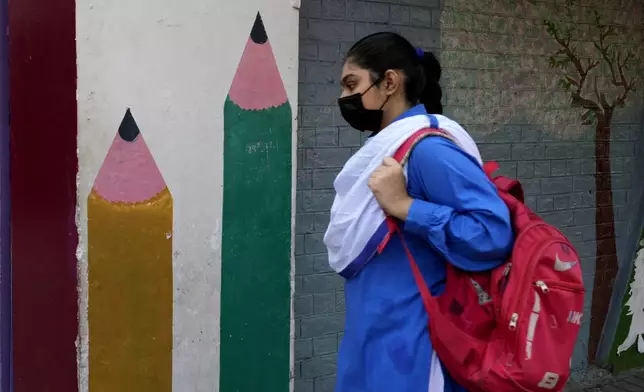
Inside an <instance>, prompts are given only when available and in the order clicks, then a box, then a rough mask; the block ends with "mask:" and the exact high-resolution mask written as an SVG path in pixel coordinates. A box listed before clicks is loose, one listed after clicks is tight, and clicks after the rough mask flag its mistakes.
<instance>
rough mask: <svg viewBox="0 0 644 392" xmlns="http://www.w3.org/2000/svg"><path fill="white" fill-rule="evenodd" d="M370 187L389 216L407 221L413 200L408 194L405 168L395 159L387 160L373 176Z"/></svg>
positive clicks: (388, 158) (370, 179)
mask: <svg viewBox="0 0 644 392" xmlns="http://www.w3.org/2000/svg"><path fill="white" fill-rule="evenodd" d="M368 185H369V189H371V191H372V192H373V195H374V196H375V197H376V200H378V203H379V204H380V207H382V209H383V210H385V212H386V213H387V214H389V215H391V216H393V217H395V218H398V219H400V220H405V219H407V213H408V212H409V208H410V207H411V204H412V202H413V199H412V198H411V197H410V196H409V194H408V193H407V185H406V180H405V175H404V174H403V168H402V166H400V164H399V163H398V162H397V161H396V160H395V159H393V158H390V157H387V158H385V159H384V160H383V162H382V165H381V166H380V167H378V168H377V169H376V170H374V172H373V173H372V174H371V177H370V178H369V183H368Z"/></svg>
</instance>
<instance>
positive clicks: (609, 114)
mask: <svg viewBox="0 0 644 392" xmlns="http://www.w3.org/2000/svg"><path fill="white" fill-rule="evenodd" d="M579 7H580V4H579V2H578V1H575V0H566V2H565V4H564V5H563V6H562V11H563V12H562V13H561V15H563V17H561V18H560V19H559V20H557V19H552V18H551V19H546V20H545V21H544V25H545V28H546V31H547V32H548V35H549V36H550V38H552V39H554V40H555V42H556V43H557V45H558V49H557V51H556V53H555V54H553V55H551V56H550V57H549V59H548V61H549V63H548V64H549V66H550V68H552V69H554V70H558V73H559V75H561V76H560V79H559V81H558V82H559V86H561V88H563V89H564V90H565V91H567V92H568V93H569V95H570V106H571V108H574V109H576V110H580V111H581V113H582V114H581V120H582V125H594V126H595V134H594V138H593V140H594V142H595V149H594V158H595V173H594V177H595V247H596V248H595V249H596V251H595V275H594V282H593V288H592V305H591V309H590V310H591V315H590V336H589V338H588V359H589V360H590V361H593V360H594V359H595V355H596V354H597V349H598V346H599V342H600V339H601V337H602V334H603V331H604V323H605V321H606V315H607V314H608V311H609V306H610V303H611V299H612V295H613V285H614V283H615V279H616V278H617V271H618V268H619V260H618V256H617V236H616V230H615V213H614V208H613V204H614V203H613V186H612V170H611V140H612V139H613V137H612V136H611V126H612V123H613V116H614V115H615V111H616V110H619V109H620V108H623V107H624V106H625V104H626V101H627V99H629V98H630V95H632V94H633V90H634V89H635V82H636V80H637V77H636V76H635V75H636V74H634V73H633V72H632V70H633V69H636V68H637V67H638V61H639V60H640V59H639V53H638V51H637V48H631V47H630V46H620V45H617V44H615V39H619V33H618V32H617V31H618V30H617V28H616V27H615V26H611V25H609V24H606V20H605V19H606V18H604V17H603V16H602V15H601V14H600V13H599V11H597V10H593V16H592V22H593V23H592V27H593V29H592V33H590V34H586V35H585V36H584V38H585V40H588V41H590V42H591V43H592V46H593V47H594V50H592V51H589V52H586V53H581V52H580V51H579V50H578V49H577V48H576V46H577V45H578V44H577V43H576V38H577V37H578V35H579V33H578V31H577V30H578V29H579V28H580V26H579V24H578V23H579V20H578V19H577V18H576V17H575V16H576V15H577V13H578V12H580V8H579ZM635 23H637V22H636V21H632V22H631V24H635ZM577 40H578V38H577ZM584 56H588V57H587V58H584ZM602 68H604V69H607V70H608V75H609V76H608V78H606V77H605V76H603V75H602V74H601V72H600V70H601V69H602Z"/></svg>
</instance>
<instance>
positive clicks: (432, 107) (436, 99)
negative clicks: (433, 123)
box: [418, 52, 443, 114]
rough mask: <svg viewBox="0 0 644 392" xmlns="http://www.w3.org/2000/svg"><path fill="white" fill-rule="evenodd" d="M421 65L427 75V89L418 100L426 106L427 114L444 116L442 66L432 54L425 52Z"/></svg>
mask: <svg viewBox="0 0 644 392" xmlns="http://www.w3.org/2000/svg"><path fill="white" fill-rule="evenodd" d="M420 63H421V64H420V65H421V67H422V69H423V73H424V75H425V88H423V90H422V91H421V92H420V96H419V97H418V100H419V101H420V103H422V104H423V105H425V109H426V110H427V113H432V114H443V104H442V103H441V98H442V96H443V92H442V90H441V86H440V83H439V81H440V78H441V71H442V70H441V65H440V63H439V62H438V59H437V58H436V56H434V54H433V53H432V52H423V55H422V56H421V59H420Z"/></svg>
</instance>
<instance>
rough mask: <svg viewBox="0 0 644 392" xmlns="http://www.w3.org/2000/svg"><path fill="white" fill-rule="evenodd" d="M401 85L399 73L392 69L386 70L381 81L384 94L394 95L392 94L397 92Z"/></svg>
mask: <svg viewBox="0 0 644 392" xmlns="http://www.w3.org/2000/svg"><path fill="white" fill-rule="evenodd" d="M401 85H402V75H401V74H400V71H396V70H393V69H388V70H387V71H385V75H384V77H383V79H382V87H383V89H384V92H385V94H387V95H394V93H395V92H396V91H398V89H400V86H401Z"/></svg>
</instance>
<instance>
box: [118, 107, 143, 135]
mask: <svg viewBox="0 0 644 392" xmlns="http://www.w3.org/2000/svg"><path fill="white" fill-rule="evenodd" d="M139 133H141V131H140V130H139V126H138V125H136V121H134V117H132V113H131V112H130V109H129V108H128V109H127V110H126V111H125V116H123V121H121V125H120V126H119V136H121V139H123V140H125V141H126V142H133V141H134V140H135V139H136V137H137V136H139Z"/></svg>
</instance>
